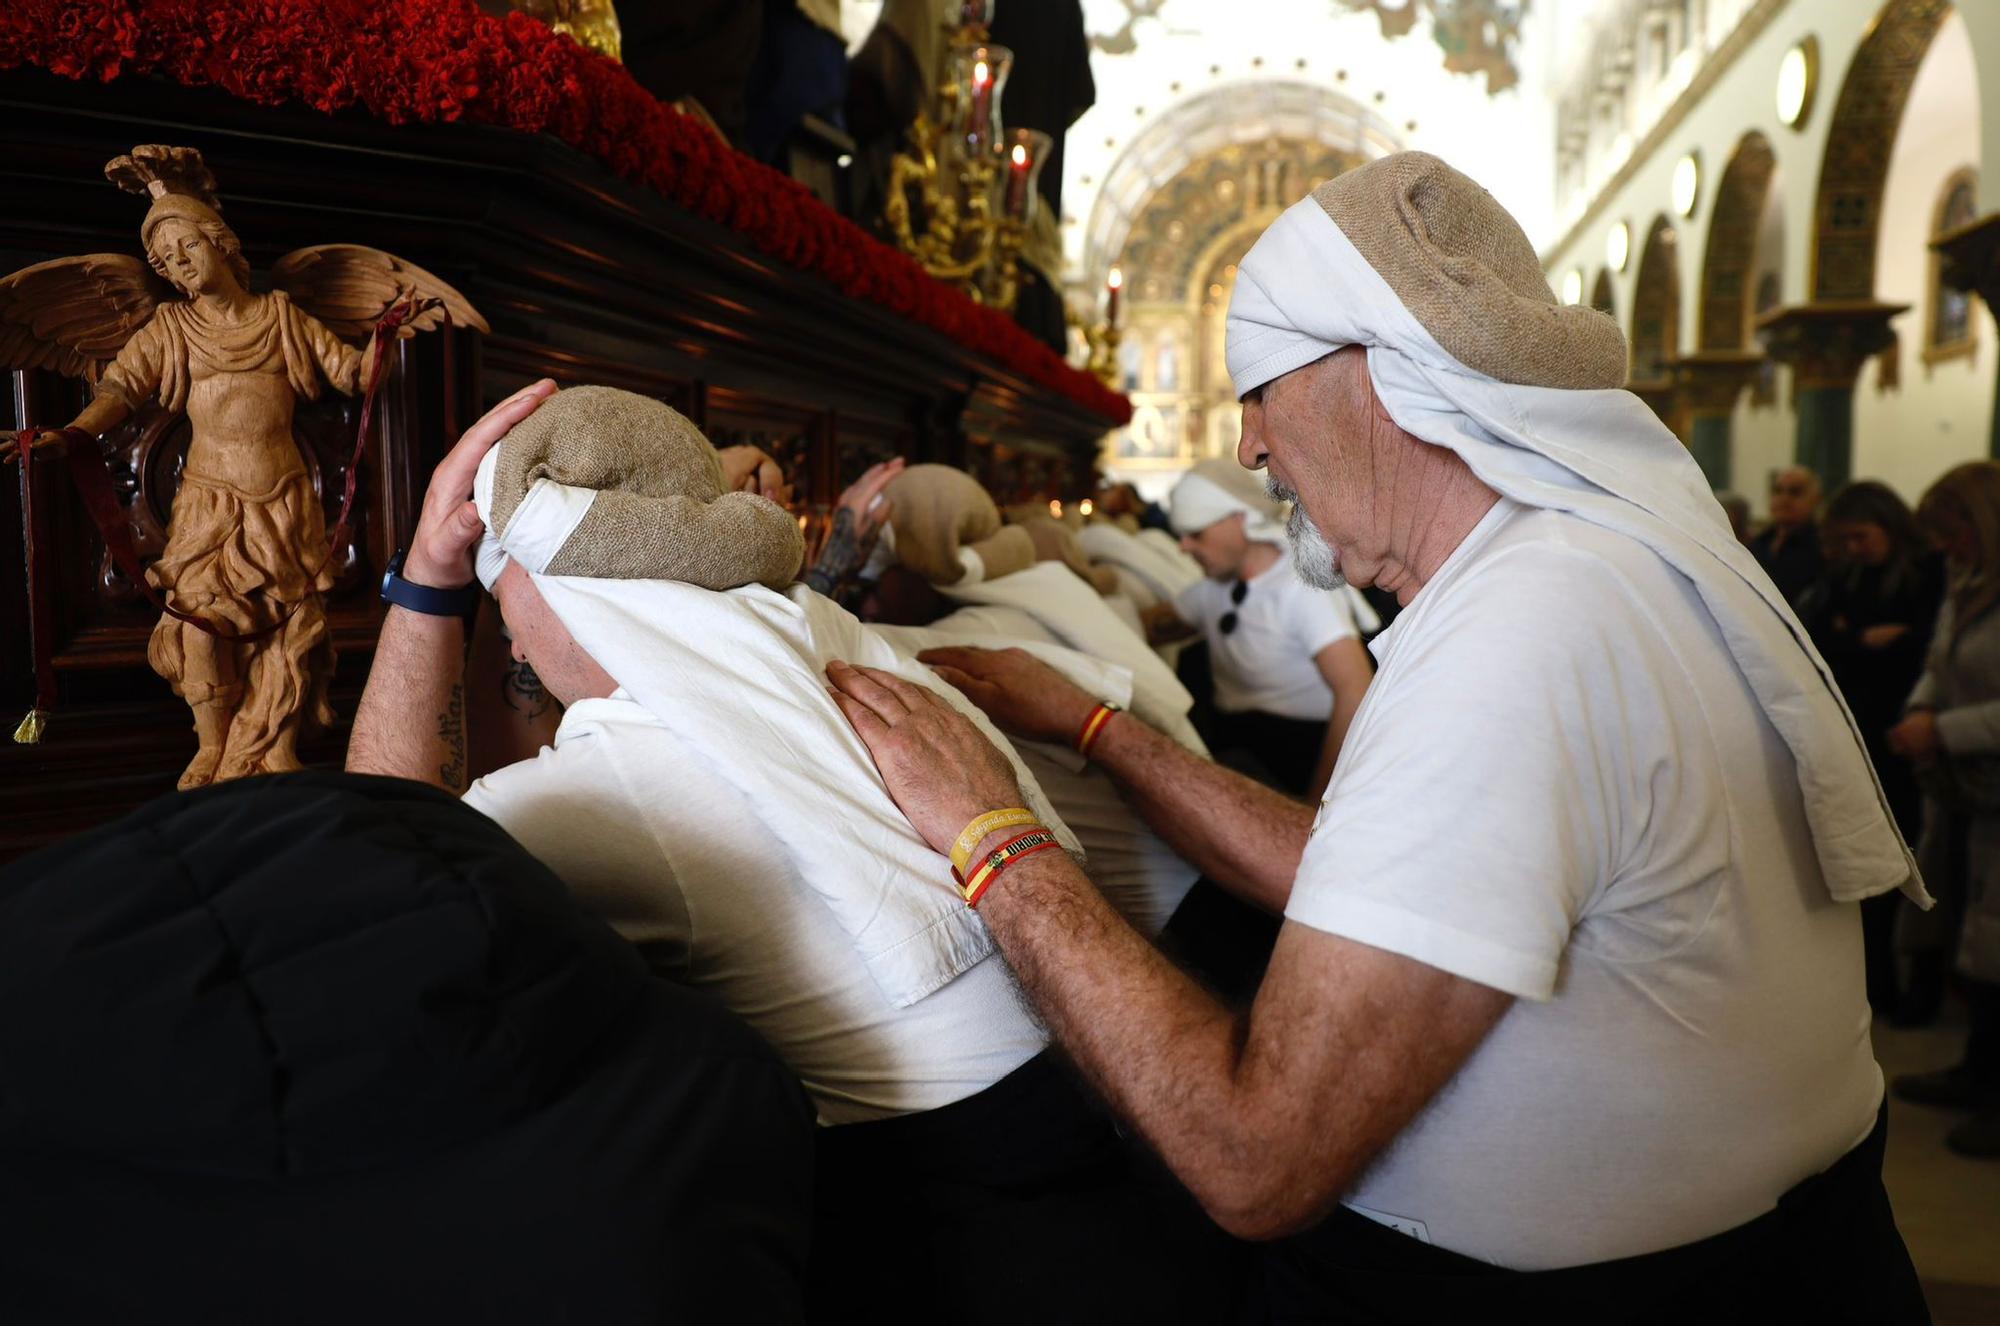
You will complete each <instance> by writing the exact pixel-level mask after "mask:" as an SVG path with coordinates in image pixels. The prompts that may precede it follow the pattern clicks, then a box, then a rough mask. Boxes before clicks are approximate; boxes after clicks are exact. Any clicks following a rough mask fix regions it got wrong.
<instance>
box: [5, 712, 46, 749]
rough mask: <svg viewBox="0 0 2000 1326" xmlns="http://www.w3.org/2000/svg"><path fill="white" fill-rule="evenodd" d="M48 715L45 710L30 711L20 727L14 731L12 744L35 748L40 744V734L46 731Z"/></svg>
mask: <svg viewBox="0 0 2000 1326" xmlns="http://www.w3.org/2000/svg"><path fill="white" fill-rule="evenodd" d="M48 726H49V714H48V711H47V710H46V709H30V710H29V711H28V716H27V717H26V718H24V719H22V720H21V725H20V726H19V727H17V728H15V729H14V744H15V745H17V746H36V745H40V744H41V740H42V733H43V732H45V731H47V730H48Z"/></svg>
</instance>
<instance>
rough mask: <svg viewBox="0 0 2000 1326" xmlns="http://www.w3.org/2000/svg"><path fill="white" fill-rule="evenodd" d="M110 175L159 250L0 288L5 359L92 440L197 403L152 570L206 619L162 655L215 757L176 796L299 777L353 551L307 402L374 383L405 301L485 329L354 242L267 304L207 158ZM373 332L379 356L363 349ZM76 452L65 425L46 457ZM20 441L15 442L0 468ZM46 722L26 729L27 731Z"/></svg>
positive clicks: (320, 711) (26, 271) (136, 166)
mask: <svg viewBox="0 0 2000 1326" xmlns="http://www.w3.org/2000/svg"><path fill="white" fill-rule="evenodd" d="M104 173H105V176H106V177H107V178H109V179H110V180H111V181H112V182H113V183H114V184H117V185H118V186H119V187H120V188H123V189H125V190H126V191H127V192H130V193H136V194H140V195H143V196H145V197H147V198H148V199H149V201H150V206H149V207H148V210H147V212H146V216H145V220H144V222H143V223H142V224H141V226H140V231H139V235H140V242H141V245H142V247H143V248H144V250H145V254H146V257H145V259H144V260H143V261H142V260H140V259H138V258H134V257H131V256H129V255H126V254H122V253H93V254H86V255H83V256H81V257H75V258H57V259H55V260H53V261H50V262H43V263H37V264H35V265H34V266H32V267H25V268H23V269H21V270H20V271H17V272H15V273H13V274H12V275H10V276H7V277H6V278H4V279H0V368H5V369H10V370H17V369H32V368H42V369H50V370H53V371H55V372H58V373H62V374H64V375H66V376H70V377H78V378H82V379H84V380H86V381H88V382H90V383H91V384H92V385H93V386H94V387H95V388H96V394H95V398H94V399H93V400H92V401H91V403H90V404H89V405H88V406H86V407H84V410H83V412H82V413H81V414H79V415H77V417H76V418H75V419H74V420H73V421H72V422H71V424H70V427H71V428H72V429H76V430H79V431H80V432H81V433H84V434H88V435H89V437H90V438H91V440H92V441H91V444H92V445H94V444H95V439H96V438H97V436H98V435H100V434H102V433H105V432H107V431H109V430H111V429H113V428H116V427H117V426H118V425H120V424H121V423H123V422H124V421H125V420H126V419H128V418H130V417H131V416H132V414H133V413H134V412H135V411H136V410H137V409H138V408H139V407H140V406H141V405H143V404H145V403H146V402H147V401H148V400H151V399H155V398H157V399H158V401H159V402H160V404H161V405H162V406H164V407H165V408H166V409H167V410H169V411H171V412H174V413H181V412H185V414H186V416H187V419H188V423H189V424H190V425H191V428H192V434H193V436H192V440H191V441H190V442H189V444H188V449H187V457H186V460H185V462H184V465H183V468H182V470H181V475H180V488H179V491H178V492H177V493H176V494H175V497H174V503H173V514H172V519H171V520H170V522H169V524H168V527H167V540H166V548H165V551H164V552H163V553H162V554H161V556H160V558H159V560H158V561H157V562H155V563H153V565H152V566H151V567H150V568H148V569H147V571H146V579H147V580H148V581H149V582H150V584H151V585H152V586H153V587H154V588H155V589H156V590H157V591H158V592H159V593H160V594H161V595H163V596H164V597H165V600H166V602H167V603H168V605H169V606H170V607H172V608H173V609H174V610H175V611H176V612H178V613H181V614H185V615H186V617H188V618H193V619H198V622H199V624H197V622H196V621H190V620H183V619H182V618H181V617H176V616H171V615H169V616H162V617H161V619H160V621H159V623H158V625H157V626H156V627H155V628H154V630H153V633H152V637H151V639H150V641H149V643H148V645H147V650H146V656H147V662H148V663H149V664H151V666H152V668H153V670H154V671H155V672H157V673H159V674H160V676H161V677H163V678H165V679H166V681H167V683H168V684H169V685H170V686H172V687H173V690H174V693H175V694H176V695H179V696H180V697H181V698H182V699H183V700H184V701H186V703H187V705H188V707H189V709H191V710H192V711H193V716H194V728H195V734H196V737H197V738H198V740H199V742H200V748H199V750H198V751H197V753H196V754H195V757H194V760H193V761H192V762H191V763H190V764H189V765H188V767H187V769H186V770H185V771H184V772H183V773H182V774H181V777H180V786H181V787H183V788H190V787H200V786H202V785H204V784H207V783H211V782H217V781H221V780H224V779H230V778H240V777H244V776H246V775H250V774H260V773H280V772H284V771H287V770H293V769H298V768H300V767H302V766H301V765H300V762H299V757H298V750H297V745H298V738H299V735H300V730H301V728H302V726H303V725H304V724H305V723H306V722H308V721H312V722H317V723H322V724H323V723H326V722H329V721H331V719H332V717H333V712H332V710H331V709H330V708H329V707H328V705H327V698H326V690H327V683H328V681H329V679H330V678H331V676H332V673H333V640H332V636H331V633H330V631H329V629H328V623H327V615H326V608H325V602H324V599H325V594H326V592H327V590H329V589H331V588H332V587H333V583H334V572H335V570H336V567H335V565H334V562H335V554H336V551H337V550H334V549H331V548H329V546H328V535H327V530H326V517H325V514H324V510H323V508H322V505H321V497H320V494H319V493H318V492H316V491H315V488H314V484H313V480H312V477H311V475H310V474H309V473H308V471H307V468H306V464H305V460H304V457H303V456H302V455H301V454H300V450H299V445H298V442H297V440H296V439H295V437H294V436H293V431H292V421H293V415H294V411H295V410H296V408H297V405H298V402H299V401H300V400H301V399H305V400H316V399H318V397H319V395H320V392H321V390H322V388H323V387H327V386H330V387H332V388H333V390H335V391H337V392H340V393H341V394H343V395H348V396H352V395H356V394H359V393H364V392H366V391H367V390H368V389H369V387H370V384H371V383H372V381H373V378H374V376H375V374H376V373H377V371H378V370H379V369H380V368H381V367H382V365H383V363H384V362H385V361H384V360H382V359H381V358H380V357H379V356H378V355H377V354H375V349H376V341H377V339H378V338H379V337H380V336H381V334H382V332H381V327H382V326H385V325H393V322H385V321H384V318H385V315H386V314H388V313H389V312H390V310H392V309H397V310H400V313H399V315H398V316H403V317H404V318H405V320H404V321H403V322H402V325H401V327H400V328H399V329H398V330H396V331H394V332H391V333H390V335H391V336H392V337H393V336H408V335H410V334H412V333H413V332H415V331H429V330H432V329H434V328H437V327H439V326H442V325H443V324H444V319H445V316H446V310H449V314H450V317H451V318H452V319H453V320H454V321H455V322H456V323H457V324H458V325H459V326H470V327H476V328H478V329H480V330H482V331H483V330H485V327H486V324H485V322H484V321H483V320H482V319H481V318H480V316H479V314H478V312H477V311H476V310H474V309H473V307H472V306H471V305H470V304H468V303H466V301H465V299H464V297H463V296H461V295H460V294H459V293H458V292H457V291H456V290H454V289H452V288H451V286H449V285H447V284H446V283H445V282H443V281H441V280H439V279H438V278H437V277H435V276H432V275H431V274H430V273H429V272H426V271H424V270H423V269H422V268H421V267H418V266H417V265H416V264H414V263H411V262H406V261H404V260H403V259H401V258H397V257H395V256H394V255H392V254H388V253H384V252H382V251H381V250H379V249H371V248H364V247H362V246H360V245H357V244H320V245H314V246H312V247H309V248H303V249H298V250H296V251H294V252H292V253H289V254H287V255H285V256H284V257H283V258H280V259H279V260H278V262H277V265H276V266H275V267H274V268H273V270H272V273H271V290H270V292H269V293H258V292H256V291H253V290H252V289H251V288H250V264H249V263H248V262H247V261H246V260H245V259H244V257H243V246H242V243H241V242H240V241H239V240H238V239H237V237H236V233H235V231H233V230H232V229H230V227H229V226H228V224H227V223H226V222H224V221H223V219H222V203H221V201H220V200H219V199H218V198H217V196H216V192H215V177H214V176H213V175H212V174H210V172H209V170H208V167H207V165H206V164H205V163H204V162H203V161H202V158H201V153H199V152H197V151H195V150H194V149H193V148H185V147H164V146H144V147H135V148H133V149H132V151H131V153H130V155H127V156H122V157H118V158H116V159H115V160H113V161H111V162H110V163H109V164H108V165H106V166H105V168H104ZM362 338H366V340H367V348H366V349H364V350H357V349H355V348H354V346H353V345H351V344H349V340H350V339H351V340H360V339H362ZM66 442H68V439H67V438H66V437H65V434H64V433H63V432H62V431H56V430H51V431H47V432H42V433H39V434H37V435H36V436H35V438H34V439H33V442H32V446H33V447H34V448H35V449H37V450H40V449H47V448H54V447H59V446H62V445H64V444H65V443H66ZM68 444H69V445H84V443H83V442H82V441H81V440H78V441H76V442H69V443H68ZM16 445H17V444H13V443H10V444H9V445H8V446H6V447H0V460H3V459H6V452H8V451H12V450H14V449H15V447H16ZM19 459H20V461H21V463H22V464H24V465H25V464H28V463H29V458H28V457H27V456H20V457H19ZM29 537H32V533H31V534H30V535H29ZM38 726H39V725H37V724H24V727H23V733H22V735H21V736H20V737H19V738H17V739H19V740H24V741H26V740H32V739H33V738H34V737H36V736H37V735H39V732H38V731H37V730H36V729H37V728H38Z"/></svg>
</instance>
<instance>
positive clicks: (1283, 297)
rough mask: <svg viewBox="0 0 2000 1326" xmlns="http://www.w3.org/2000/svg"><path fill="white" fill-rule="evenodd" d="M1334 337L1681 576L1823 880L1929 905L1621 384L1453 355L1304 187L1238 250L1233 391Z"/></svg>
mask: <svg viewBox="0 0 2000 1326" xmlns="http://www.w3.org/2000/svg"><path fill="white" fill-rule="evenodd" d="M1349 345H1358V346H1363V347H1366V349H1367V353H1368V369H1369V374H1370V377H1371V379H1372V380H1373V383H1374V387H1375V392H1376V394H1377V395H1378V396H1379V397H1380V398H1381V401H1382V404H1383V406H1384V407H1385V408H1386V409H1387V410H1388V412H1389V415H1390V417H1391V418H1393V419H1394V420H1395V421H1396V423H1397V424H1398V425H1400V426H1401V427H1402V428H1403V429H1404V430H1405V431H1407V432H1409V433H1410V434H1412V435H1414V436H1415V437H1418V438H1420V439H1422V440H1423V441H1425V442H1428V443H1431V444H1433V445H1437V446H1443V447H1448V448H1450V449H1451V450H1452V451H1454V452H1456V453H1457V454H1458V455H1459V456H1461V457H1462V458H1463V459H1464V460H1465V462H1466V464H1467V465H1468V466H1470V467H1471V469H1472V471H1473V473H1474V474H1476V475H1477V476H1478V477H1479V479H1480V480H1481V481H1482V482H1484V483H1485V484H1486V485H1487V486H1489V487H1491V488H1493V489H1495V490H1497V491H1499V492H1500V493H1502V494H1504V495H1505V496H1507V497H1509V498H1512V499H1513V500H1514V501H1516V502H1519V503H1522V504H1523V505H1526V506H1531V507H1541V508H1549V509H1553V510H1558V511H1564V512H1568V513H1570V514H1572V515H1574V516H1577V517H1579V518H1581V519H1583V520H1586V521H1589V522H1590V523H1592V524H1594V525H1598V526H1600V527H1602V528H1605V529H1608V530H1611V531H1614V532H1616V533H1618V534H1620V535H1623V536H1625V537H1628V538H1631V539H1634V540H1636V541H1638V542H1639V543H1640V544H1642V545H1644V546H1645V547H1646V548H1648V549H1650V550H1651V551H1652V552H1653V553H1654V554H1655V555H1657V556H1658V557H1660V558H1661V559H1662V560H1663V561H1665V562H1666V563H1667V564H1668V565H1669V566H1671V567H1672V568H1673V569H1674V570H1675V571H1677V572H1678V573H1679V574H1680V575H1682V576H1684V577H1686V578H1687V580H1688V581H1689V582H1690V584H1692V585H1693V586H1694V588H1695V590H1696V592H1697V593H1698V594H1699V595H1700V597H1701V600H1702V602H1703V604H1704V605H1705V607H1706V608H1707V611H1708V612H1709V613H1710V614H1711V615H1712V617H1713V618H1714V620H1715V622H1716V625H1717V626H1718V628H1719V629H1720V631H1721V634H1722V636H1723V638H1724V640H1725V641H1726V642H1727V645H1728V648H1729V651H1730V653H1731V655H1732V656H1733V657H1734V659H1735V662H1736V665H1737V667H1738V668H1739V669H1740V670H1741V671H1742V674H1743V676H1744V678H1745V680H1746V681H1747V682H1748V684H1749V686H1750V688H1751V690H1752V692H1753V693H1754V694H1755V696H1756V698H1757V701H1758V703H1759V705H1760V707H1761V708H1762V709H1763V711H1764V713H1765V714H1766V715H1767V716H1768V717H1769V718H1770V721H1771V724H1772V726H1773V727H1774V728H1775V729H1776V730H1777V732H1778V733H1779V735H1780V736H1781V737H1782V739H1783V740H1784V742H1785V744H1786V746H1787V747H1788V748H1789V749H1790V751H1791V753H1792V757H1793V762H1794V765H1795V769H1796V773H1797V777H1798V783H1799V789H1800V792H1801V793H1802V794H1803V798H1804V806H1805V813H1806V818H1807V822H1808V824H1809V826H1810V828H1811V832H1812V837H1813V842H1814V846H1815V850H1816V853H1817V855H1818V858H1819V864H1820V868H1821V873H1822V874H1823V875H1824V877H1825V882H1826V886H1827V888H1828V890H1829V891H1830V893H1831V894H1832V896H1833V897H1834V898H1836V899H1838V900H1840V901H1855V900H1858V899H1861V898H1867V897H1872V896H1874V895H1876V894H1881V893H1886V892H1888V891H1890V890H1891V889H1897V888H1901V889H1902V890H1903V891H1904V892H1905V893H1906V894H1907V895H1908V896H1909V897H1910V898H1911V899H1912V900H1913V901H1915V902H1917V903H1918V904H1919V905H1921V906H1926V907H1927V906H1929V905H1930V901H1931V900H1930V897H1929V895H1928V894H1927V893H1926V892H1925V891H1924V886H1923V881H1922V879H1921V877H1920V876H1919V874H1918V872H1917V868H1916V863H1915V861H1914V859H1913V858H1912V856H1911V854H1910V850H1909V848H1908V847H1907V846H1906V845H1905V844H1904V843H1903V841H1902V838H1901V836H1900V835H1899V834H1898V833H1897V831H1896V828H1895V824H1894V820H1893V818H1892V817H1891V816H1890V814H1889V812H1888V808H1887V805H1886V803H1885V802H1884V800H1883V796H1882V790H1881V786H1880V784H1879V782H1878V781H1877V779H1876V777H1875V773H1874V770H1873V768H1872V767H1871V766H1870V764H1869V762H1868V757H1867V755H1866V753H1865V752H1864V749H1863V746H1862V742H1861V737H1860V734H1859V732H1858V731H1857V730H1856V728H1855V724H1854V719H1853V716H1852V714H1850V713H1849V712H1848V709H1847V705H1846V703H1845V702H1844V701H1843V700H1842V699H1841V697H1840V693H1839V691H1838V690H1837V689H1836V687H1835V686H1834V683H1833V679H1832V675H1831V673H1830V671H1829V669H1828V668H1827V665H1826V663H1825V661H1824V660H1822V659H1821V658H1820V656H1819V653H1818V651H1816V650H1815V649H1814V648H1813V645H1812V642H1811V640H1810V639H1809V638H1808V637H1807V635H1806V632H1805V629H1804V628H1803V627H1802V626H1801V625H1800V624H1799V621H1798V618H1797V617H1796V616H1795V615H1794V614H1793V613H1792V610H1791V608H1790V607H1789V606H1787V604H1786V603H1785V601H1784V599H1783V597H1782V596H1780V595H1779V593H1778V592H1777V590H1776V588H1775V587H1774V586H1773V585H1772V584H1771V581H1770V578H1769V577H1768V576H1767V575H1765V573H1764V572H1763V570H1762V569H1761V568H1759V567H1758V565H1757V563H1756V561H1755V560H1754V559H1753V558H1752V557H1751V555H1750V552H1749V550H1748V549H1746V548H1744V547H1743V546H1742V545H1741V544H1740V543H1738V542H1737V541H1736V539H1735V538H1734V536H1733V535H1732V534H1731V533H1730V529H1729V523H1728V521H1727V519H1726V518H1725V517H1724V515H1723V512H1722V509H1721V508H1720V507H1719V506H1718V505H1717V504H1716V501H1715V498H1714V497H1713V495H1712V494H1711V493H1710V491H1709V488H1708V484H1707V482H1706V481H1705V480H1704V479H1703V477H1702V474H1701V471H1700V469H1699V468H1698V467H1697V466H1696V465H1695V463H1694V460H1693V459H1692V458H1691V457H1690V456H1689V454H1688V451H1687V448H1686V447H1684V446H1682V445H1681V443H1680V442H1679V440H1678V439H1676V438H1675V437H1674V436H1673V434H1672V433H1670V432H1668V431H1667V429H1666V428H1665V427H1664V426H1663V425H1662V424H1661V423H1660V421H1659V420H1658V419H1657V418H1656V417H1655V416H1654V415H1653V413H1652V412H1651V411H1650V410H1649V409H1648V408H1647V407H1646V406H1645V405H1644V404H1643V403H1642V402H1641V401H1640V400H1639V399H1638V397H1636V396H1634V395H1632V394H1631V393H1630V392H1628V391H1624V390H1617V389H1612V390H1558V389H1553V388H1548V387H1534V386H1518V385H1511V384H1508V383H1505V382H1500V381H1497V380H1495V379H1494V378H1492V377H1489V376H1487V375H1485V374H1483V373H1477V372H1474V371H1472V370H1470V369H1468V368H1467V367H1466V366H1465V365H1464V364H1463V363H1461V362H1459V361H1458V360H1457V359H1455V358H1454V357H1453V356H1452V355H1450V354H1449V353H1448V352H1446V351H1445V350H1444V349H1443V347H1442V346H1440V345H1439V343H1438V341H1437V340H1436V338H1435V337H1433V335H1432V334H1431V333H1430V332H1429V331H1428V330H1427V329H1426V328H1425V326H1424V325H1423V323H1421V322H1420V321H1419V320H1418V319H1417V317H1416V316H1415V315H1414V314H1413V313H1411V312H1410V310H1409V309H1408V308H1407V307H1405V305H1404V304H1403V303H1402V301H1401V300H1399V299H1398V298H1397V296H1396V294H1395V292H1394V291H1393V290H1392V289H1391V288H1390V286H1389V283H1388V282H1387V281H1386V280H1385V279H1384V278H1383V276H1382V275H1381V274H1380V273H1379V272H1377V271H1376V270H1375V269H1374V268H1373V267H1372V266H1370V264H1369V263H1368V261H1367V260H1366V259H1365V258H1364V257H1363V256H1362V255H1361V254H1360V252H1358V251H1357V250H1356V248H1355V247H1354V245H1353V244H1352V243H1350V242H1349V240H1348V237H1347V236H1346V235H1345V234H1344V233H1343V232H1342V231H1341V229H1340V227H1339V226H1338V225H1337V224H1335V222H1334V221H1333V219H1332V218H1331V217H1330V216H1329V215H1328V213H1327V210H1326V208H1324V207H1322V206H1321V205H1320V203H1319V202H1318V201H1316V200H1314V199H1313V198H1307V199H1305V200H1303V201H1301V202H1299V203H1297V204H1296V205H1294V206H1293V207H1291V208H1290V209H1289V210H1287V211H1286V212H1285V213H1284V214H1283V216H1281V217H1280V218H1279V219H1278V220H1277V221H1276V222H1275V223H1273V224H1272V226H1271V227H1270V229H1268V230H1267V231H1265V233H1264V235H1263V237H1262V238H1261V239H1259V240H1258V241H1257V243H1256V245H1255V247H1253V248H1252V249H1251V251H1250V253H1249V255H1248V256H1247V257H1245V258H1244V260H1243V262H1242V263H1241V264H1240V267H1239V273H1238V279H1237V283H1236V290H1235V294H1234V297H1233V299H1232V301H1231V304H1230V308H1229V319H1228V358H1229V371H1230V376H1231V378H1232V379H1233V380H1234V385H1235V389H1236V391H1237V392H1238V394H1239V395H1241V394H1245V393H1248V392H1249V391H1251V390H1254V389H1255V388H1257V387H1260V386H1263V385H1264V384H1265V383H1267V382H1270V381H1271V380H1272V379H1274V378H1277V377H1279V376H1282V375H1283V374H1285V373H1288V372H1290V371H1292V370H1293V369H1296V368H1301V367H1303V366H1305V365H1306V364H1309V363H1312V362H1313V361H1315V360H1317V359H1319V358H1321V357H1323V356H1325V355H1327V354H1330V353H1332V352H1333V351H1335V350H1337V349H1340V348H1342V347H1345V346H1349Z"/></svg>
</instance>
